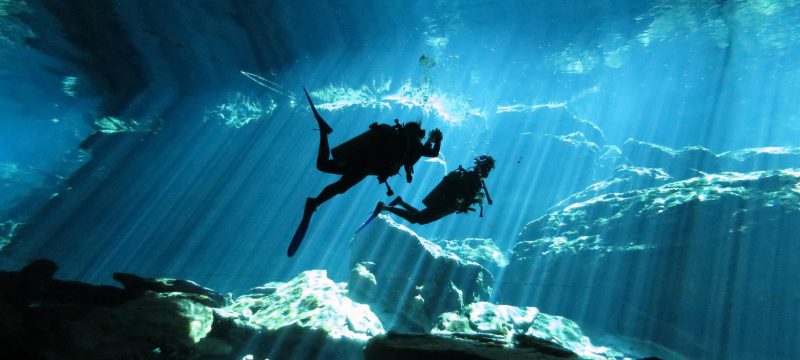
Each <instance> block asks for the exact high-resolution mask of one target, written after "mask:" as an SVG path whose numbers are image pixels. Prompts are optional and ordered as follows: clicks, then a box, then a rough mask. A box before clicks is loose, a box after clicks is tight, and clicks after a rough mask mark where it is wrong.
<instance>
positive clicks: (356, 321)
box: [211, 270, 384, 359]
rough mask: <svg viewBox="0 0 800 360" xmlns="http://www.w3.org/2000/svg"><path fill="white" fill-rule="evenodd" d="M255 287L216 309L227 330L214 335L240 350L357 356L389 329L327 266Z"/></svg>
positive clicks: (259, 355)
mask: <svg viewBox="0 0 800 360" xmlns="http://www.w3.org/2000/svg"><path fill="white" fill-rule="evenodd" d="M265 289H269V290H266V291H265ZM254 290H255V291H253V294H249V295H243V296H240V297H238V298H237V299H236V300H235V301H233V303H232V304H230V305H228V306H227V307H225V308H224V309H223V310H222V311H219V312H218V313H217V314H216V315H217V317H218V320H217V321H218V323H220V328H222V329H225V331H221V332H219V333H213V332H212V334H211V335H212V336H214V337H216V338H218V339H219V340H220V341H218V343H219V342H221V343H229V344H236V348H237V349H239V350H238V354H245V353H247V354H252V355H254V356H255V357H256V358H263V357H270V358H284V357H288V356H289V354H297V353H299V352H301V351H302V352H305V353H306V355H307V356H308V358H315V357H321V358H330V359H334V358H357V357H359V356H360V354H361V351H362V348H363V347H364V344H365V343H366V342H367V340H369V339H370V338H371V337H373V336H376V335H379V334H383V333H384V330H383V325H382V324H381V322H380V320H379V319H378V318H377V317H376V316H375V314H373V313H372V311H371V310H370V307H369V306H367V305H363V304H359V303H356V302H354V301H352V300H350V299H349V298H348V297H347V296H346V294H347V291H346V290H345V284H343V283H335V282H333V281H332V280H331V279H329V278H328V277H327V274H326V272H325V271H324V270H310V271H305V272H303V273H301V274H300V275H298V276H297V277H295V278H294V279H292V280H291V281H289V282H287V283H270V284H267V285H266V286H263V287H259V288H256V289H254Z"/></svg>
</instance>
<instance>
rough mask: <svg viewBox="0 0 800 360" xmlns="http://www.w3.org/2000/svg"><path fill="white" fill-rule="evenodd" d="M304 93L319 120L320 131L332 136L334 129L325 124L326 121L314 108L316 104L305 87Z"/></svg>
mask: <svg viewBox="0 0 800 360" xmlns="http://www.w3.org/2000/svg"><path fill="white" fill-rule="evenodd" d="M303 92H305V93H306V99H308V104H309V105H311V111H313V112H314V118H315V119H317V124H318V125H319V131H322V132H324V133H326V134H330V133H332V132H333V128H331V127H330V125H328V123H327V122H325V119H323V118H322V115H320V114H319V112H318V111H317V107H316V106H314V102H313V101H311V96H309V95H308V90H306V88H305V86H304V87H303Z"/></svg>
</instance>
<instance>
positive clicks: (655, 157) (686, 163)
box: [622, 139, 722, 179]
mask: <svg viewBox="0 0 800 360" xmlns="http://www.w3.org/2000/svg"><path fill="white" fill-rule="evenodd" d="M622 155H623V156H624V157H625V158H626V159H627V160H628V161H630V164H631V165H632V166H637V167H645V168H662V169H664V170H665V171H666V172H667V173H668V174H669V175H671V176H672V177H674V178H676V179H687V178H690V177H694V176H698V175H700V174H701V173H715V172H719V171H720V170H721V169H722V165H721V162H720V160H719V158H718V157H717V156H716V155H715V154H714V153H713V152H711V150H709V149H706V148H704V147H702V146H687V147H684V148H681V149H678V150H675V149H671V148H668V147H666V146H661V145H656V144H651V143H647V142H643V141H638V140H634V139H628V140H627V141H625V144H623V146H622Z"/></svg>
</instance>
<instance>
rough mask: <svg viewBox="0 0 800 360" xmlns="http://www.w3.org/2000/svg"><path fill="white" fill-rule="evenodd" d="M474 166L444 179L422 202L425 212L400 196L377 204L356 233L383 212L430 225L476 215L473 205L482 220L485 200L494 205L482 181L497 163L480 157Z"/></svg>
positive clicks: (455, 172)
mask: <svg viewBox="0 0 800 360" xmlns="http://www.w3.org/2000/svg"><path fill="white" fill-rule="evenodd" d="M473 162H474V163H475V166H474V167H472V168H470V169H469V170H467V169H464V168H463V167H461V166H459V167H458V169H456V170H453V171H451V172H450V173H449V174H447V175H445V177H444V178H442V180H441V181H439V184H437V185H436V187H434V188H433V190H431V192H430V193H428V195H427V196H426V197H425V199H423V200H422V203H423V204H425V206H426V207H425V208H424V209H422V210H418V209H416V208H415V207H413V206H411V205H410V204H408V203H407V202H405V201H403V198H401V197H399V196H398V197H396V198H395V199H394V200H392V202H390V203H389V204H388V205H385V204H384V203H383V202H378V205H377V206H376V207H375V211H373V213H372V215H371V216H370V217H369V219H367V221H365V222H364V224H362V225H361V227H360V228H358V230H356V232H359V231H361V229H363V228H364V227H365V226H367V225H368V224H369V223H370V222H371V221H372V220H373V219H375V218H376V217H377V216H378V214H380V213H381V211H384V210H385V211H388V212H390V213H392V214H395V215H397V216H399V217H401V218H403V219H406V220H407V221H408V222H410V223H412V224H427V223H430V222H433V221H436V220H439V219H441V218H443V217H445V216H447V215H450V214H452V213H466V212H468V211H475V208H473V206H474V205H478V206H479V207H480V209H481V212H480V216H483V198H484V197H485V198H486V200H487V202H488V203H489V205H492V198H491V197H490V196H489V189H487V188H486V183H485V182H484V181H483V179H485V178H487V177H488V176H489V172H491V171H492V169H494V159H493V158H492V157H491V156H489V155H480V156H477V157H475V159H474V160H473ZM481 190H483V193H481ZM397 205H400V207H397Z"/></svg>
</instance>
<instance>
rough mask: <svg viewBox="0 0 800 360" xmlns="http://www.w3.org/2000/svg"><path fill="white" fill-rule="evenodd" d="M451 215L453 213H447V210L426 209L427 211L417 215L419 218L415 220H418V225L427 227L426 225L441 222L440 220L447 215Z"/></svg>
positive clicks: (424, 210)
mask: <svg viewBox="0 0 800 360" xmlns="http://www.w3.org/2000/svg"><path fill="white" fill-rule="evenodd" d="M451 213H452V212H451V211H447V210H439V209H431V208H425V209H422V211H420V212H418V213H417V216H416V219H415V220H417V224H420V225H425V224H428V223H431V222H434V221H436V220H439V219H441V218H443V217H445V216H446V215H448V214H451Z"/></svg>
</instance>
